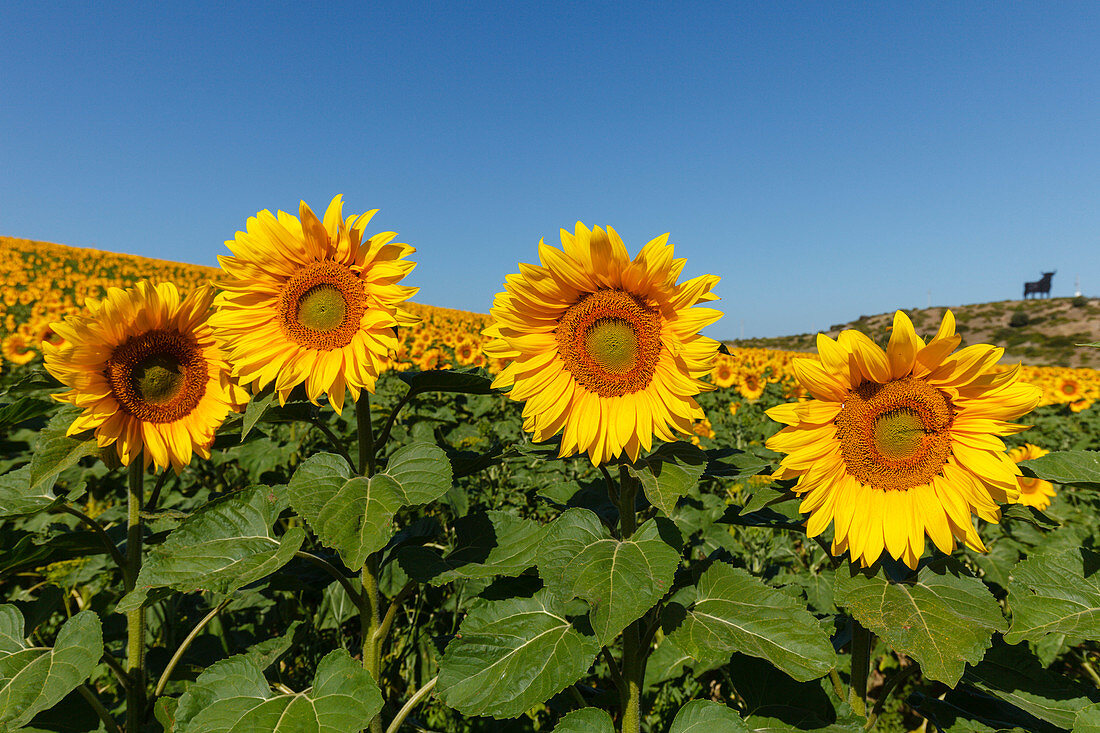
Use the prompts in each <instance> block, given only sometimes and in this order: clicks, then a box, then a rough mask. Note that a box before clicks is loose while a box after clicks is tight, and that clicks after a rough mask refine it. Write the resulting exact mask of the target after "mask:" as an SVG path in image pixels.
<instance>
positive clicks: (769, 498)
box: [738, 486, 795, 516]
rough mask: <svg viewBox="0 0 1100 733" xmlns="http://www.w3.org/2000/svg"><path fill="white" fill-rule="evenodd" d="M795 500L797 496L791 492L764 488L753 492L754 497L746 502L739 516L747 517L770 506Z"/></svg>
mask: <svg viewBox="0 0 1100 733" xmlns="http://www.w3.org/2000/svg"><path fill="white" fill-rule="evenodd" d="M793 498H795V496H794V494H793V493H792V492H790V491H780V490H779V489H770V488H768V487H766V486H764V487H761V488H759V489H757V490H756V491H754V492H752V496H750V497H749V500H748V501H746V502H745V506H744V507H742V508H741V511H740V512H739V513H738V514H739V515H740V516H745V515H746V514H751V513H752V512H756V511H759V510H761V509H763V508H764V507H766V506H768V505H769V504H772V503H775V502H780V501H787V500H789V499H793Z"/></svg>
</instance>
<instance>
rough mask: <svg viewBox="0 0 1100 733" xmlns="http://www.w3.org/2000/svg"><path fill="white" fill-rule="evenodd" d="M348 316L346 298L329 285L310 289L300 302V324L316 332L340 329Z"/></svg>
mask: <svg viewBox="0 0 1100 733" xmlns="http://www.w3.org/2000/svg"><path fill="white" fill-rule="evenodd" d="M347 314H348V306H347V303H345V302H344V296H343V295H342V294H341V293H340V291H339V290H337V289H336V288H335V287H333V286H332V285H329V284H328V283H323V284H321V285H316V286H314V287H312V288H310V289H309V290H307V291H306V293H305V295H303V296H302V299H301V300H299V301H298V323H300V324H302V325H303V326H305V327H306V328H309V329H313V330H314V331H331V330H332V329H334V328H339V327H340V326H341V325H343V323H344V318H346V317H347Z"/></svg>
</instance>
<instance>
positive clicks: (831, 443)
mask: <svg viewBox="0 0 1100 733" xmlns="http://www.w3.org/2000/svg"><path fill="white" fill-rule="evenodd" d="M373 214H374V212H373V211H370V212H367V213H365V214H362V215H356V216H350V217H345V216H344V214H343V202H342V200H341V198H340V197H337V198H336V199H334V200H333V201H332V202H331V204H329V206H328V207H327V209H326V210H325V211H324V212H323V214H322V215H321V216H317V215H315V214H314V212H313V211H312V210H311V209H310V208H309V207H308V206H307V205H306V204H305V203H303V204H302V205H301V207H300V209H299V212H298V215H297V216H295V215H293V214H288V213H285V212H277V213H271V212H269V211H263V212H259V213H258V214H256V215H255V216H254V217H251V218H249V219H248V220H247V223H246V225H245V228H244V231H240V232H237V233H236V235H235V237H234V238H233V239H230V240H229V241H227V242H226V245H227V247H228V249H227V252H226V254H225V255H224V256H222V257H220V258H219V261H220V264H221V267H220V268H217V269H214V268H202V267H197V266H191V265H181V264H176V263H168V262H161V261H156V260H147V259H143V258H136V257H130V256H125V255H114V254H111V253H107V252H100V251H97V250H90V249H76V248H70V247H63V246H61V245H51V244H45V243H39V242H30V241H27V240H16V239H10V238H2V239H0V269H2V270H3V272H4V276H5V277H4V280H3V285H0V287H2V288H3V293H2V298H0V346H2V362H0V443H2V445H3V451H2V452H0V528H2V530H0V545H2V550H0V593H2V595H3V597H2V598H0V733H3V732H4V731H9V730H10V731H16V730H23V731H59V732H61V731H106V732H107V733H122V731H125V732H126V733H138V732H139V731H144V732H148V733H154V732H159V731H165V732H171V733H221V732H226V733H228V732H229V731H235V732H241V733H243V732H250V733H251V732H258V733H267V732H268V731H271V732H278V733H299V732H301V733H358V732H359V731H370V732H371V733H383V732H384V733H399V732H401V731H405V732H412V731H436V732H440V733H451V732H456V733H466V732H470V733H473V732H475V731H477V732H481V731H484V732H486V733H488V732H490V731H546V732H552V731H556V732H557V733H583V732H593V733H619V732H621V733H640V732H641V731H651V732H653V733H666V732H671V733H688V732H689V731H704V730H705V731H707V732H708V733H721V732H724V731H730V732H733V733H744V732H746V731H769V732H776V733H781V732H790V733H794V732H796V731H818V732H819V733H843V732H848V731H851V732H854V731H863V730H879V731H891V732H894V731H897V732H900V731H933V730H939V731H955V732H958V733H963V732H965V733H979V732H986V731H1025V732H1028V733H1030V732H1033V731H1034V732H1040V733H1044V732H1046V731H1075V732H1077V733H1083V732H1084V731H1094V730H1100V670H1098V667H1100V580H1098V578H1100V575H1097V573H1096V571H1097V569H1098V568H1100V549H1097V547H1096V545H1097V542H1096V540H1097V538H1100V514H1098V509H1100V499H1098V497H1097V490H1098V489H1100V454H1098V453H1097V448H1098V447H1100V406H1097V405H1096V404H1095V402H1096V401H1097V399H1098V397H1100V372H1097V371H1094V370H1090V369H1066V368H1060V367H1058V366H1055V365H1052V366H1048V367H1035V366H1019V365H1014V364H1010V363H1003V359H1002V356H1003V350H1002V349H1000V348H997V346H996V345H991V344H968V345H965V346H964V345H963V344H962V343H961V339H960V337H959V336H958V335H957V334H956V332H955V331H956V329H955V322H954V317H953V316H952V315H951V314H950V313H949V312H948V313H947V314H945V316H944V318H943V321H942V323H940V324H938V328H937V330H936V331H935V332H931V333H918V332H917V330H916V329H915V328H914V326H913V324H912V322H911V321H910V320H909V318H908V317H907V316H906V314H905V313H903V312H901V311H899V312H898V313H897V314H895V316H894V322H893V328H892V329H891V331H890V334H889V336H888V337H887V338H886V339H885V340H884V341H883V342H881V343H876V342H875V341H873V340H872V339H871V338H870V337H868V336H866V335H864V334H862V333H860V332H858V331H844V332H842V333H841V334H840V335H839V336H838V337H837V338H836V339H832V338H829V337H827V336H824V335H820V336H819V337H818V339H817V350H816V352H815V353H794V352H780V351H772V350H764V349H737V348H727V347H726V346H724V345H722V344H720V343H718V342H717V341H714V340H713V339H711V338H708V337H707V336H705V335H703V330H704V329H706V328H707V327H708V326H711V325H712V324H714V323H715V322H716V321H718V320H719V319H720V318H721V317H722V311H721V309H720V308H718V307H716V306H717V305H718V303H717V302H716V298H715V297H714V296H713V294H712V292H711V291H712V289H713V287H714V285H715V284H716V283H717V282H718V277H717V276H716V275H710V274H706V275H700V276H697V277H691V278H685V277H683V276H682V274H683V272H684V270H685V267H686V265H688V264H689V261H688V260H685V259H681V258H677V257H676V256H675V254H688V255H690V247H685V246H678V247H677V248H676V249H675V253H674V247H673V245H672V244H671V243H670V242H669V238H668V235H665V236H663V237H657V238H656V239H654V240H652V241H651V242H649V243H648V244H644V246H641V247H640V248H638V247H633V248H632V251H636V254H634V255H631V254H630V251H628V247H627V245H625V244H624V243H623V242H622V241H621V240H620V238H619V237H618V235H617V234H616V233H615V231H614V230H613V229H611V228H610V227H608V228H600V227H595V228H592V229H589V228H588V227H586V226H584V225H583V224H580V223H578V224H577V225H576V227H575V228H574V229H573V230H572V231H569V230H563V231H562V232H561V246H560V248H559V247H558V246H555V245H554V244H547V243H545V242H540V243H538V245H537V248H536V247H532V249H531V256H530V257H529V258H528V259H529V261H531V262H536V261H537V262H538V264H526V263H517V265H516V269H517V270H518V272H516V273H515V274H512V275H509V276H508V278H507V279H506V281H505V283H504V285H503V291H502V292H500V293H498V294H496V296H495V298H492V297H491V296H492V294H486V302H487V303H489V302H491V303H492V306H491V308H490V312H489V314H488V315H483V314H475V313H466V312H462V311H454V310H448V309H443V308H434V307H430V306H426V305H419V304H417V303H414V302H411V299H412V298H414V297H415V296H416V292H417V289H416V287H415V285H416V283H415V280H416V273H415V269H414V268H415V263H416V258H415V249H414V247H413V246H411V245H409V244H404V243H400V242H399V241H398V237H397V235H396V234H395V233H393V232H383V233H368V231H369V229H370V219H371V217H372V215H373ZM1095 347H1096V345H1095V344H1094V345H1091V346H1082V347H1081V348H1095Z"/></svg>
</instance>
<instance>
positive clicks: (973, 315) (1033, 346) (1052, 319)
mask: <svg viewBox="0 0 1100 733" xmlns="http://www.w3.org/2000/svg"><path fill="white" fill-rule="evenodd" d="M945 310H947V308H945V307H936V308H917V309H913V310H907V311H905V312H906V313H907V314H908V315H909V317H910V318H912V319H913V325H914V326H916V329H917V333H919V334H921V335H923V336H926V337H927V336H931V335H933V334H934V333H935V332H936V329H937V328H938V327H939V323H940V320H941V318H942V317H943V313H944V311H945ZM951 312H952V313H954V314H955V319H956V320H957V322H958V333H959V335H961V336H962V338H963V345H964V346H965V345H967V344H978V343H986V344H996V345H997V346H1003V347H1004V349H1005V357H1004V360H1003V361H1005V362H1015V361H1019V362H1022V363H1024V364H1034V365H1043V366H1062V367H1090V368H1093V369H1098V368H1100V349H1088V348H1081V347H1079V346H1075V344H1090V343H1096V342H1097V341H1100V298H1086V297H1084V296H1082V297H1078V298H1046V299H1036V300H1001V301H997V302H994V303H975V304H973V305H960V306H951ZM892 322H893V313H880V314H879V315H875V316H860V317H859V318H858V319H857V320H854V321H850V322H848V323H840V324H836V325H834V326H832V327H831V328H830V329H829V330H828V331H827V332H826V333H827V334H828V335H829V336H832V337H834V338H835V337H836V336H837V334H839V333H840V332H841V331H842V330H844V329H846V328H855V329H858V330H860V331H863V332H864V333H866V334H867V335H868V336H870V337H871V338H873V339H875V341H877V342H879V343H881V344H885V343H886V341H887V340H888V339H889V337H890V324H891V323H892ZM815 338H816V334H812V333H804V334H798V335H797V336H781V337H777V338H762V339H745V340H741V341H731V342H729V343H730V344H731V345H733V346H740V347H752V346H755V347H765V348H771V349H786V350H790V351H807V352H814V351H816V350H817V349H816V346H815V345H814V339H815Z"/></svg>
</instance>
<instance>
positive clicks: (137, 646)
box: [125, 453, 145, 733]
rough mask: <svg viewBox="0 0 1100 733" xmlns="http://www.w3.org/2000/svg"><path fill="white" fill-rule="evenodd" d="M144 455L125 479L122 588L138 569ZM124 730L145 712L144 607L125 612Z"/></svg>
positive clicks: (134, 727)
mask: <svg viewBox="0 0 1100 733" xmlns="http://www.w3.org/2000/svg"><path fill="white" fill-rule="evenodd" d="M144 459H145V457H144V456H143V455H142V454H140V453H139V454H138V455H136V456H134V459H133V460H132V461H131V462H130V468H129V473H128V481H127V501H126V505H127V523H126V527H127V534H126V569H127V572H126V573H125V581H126V591H127V592H130V591H132V590H133V589H134V587H135V586H136V585H137V579H138V575H139V574H140V572H141V543H142V532H143V528H142V524H141V510H142V504H143V500H144V495H143V492H144V486H145V460H144ZM126 637H127V638H126V674H127V676H128V677H129V679H130V685H129V687H128V688H127V689H126V733H138V732H139V731H140V729H141V723H142V718H143V717H144V713H145V607H144V605H142V606H139V607H138V608H136V609H134V610H132V611H127V612H126Z"/></svg>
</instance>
